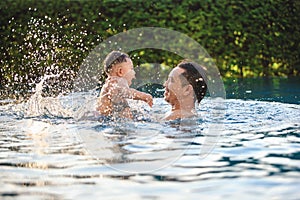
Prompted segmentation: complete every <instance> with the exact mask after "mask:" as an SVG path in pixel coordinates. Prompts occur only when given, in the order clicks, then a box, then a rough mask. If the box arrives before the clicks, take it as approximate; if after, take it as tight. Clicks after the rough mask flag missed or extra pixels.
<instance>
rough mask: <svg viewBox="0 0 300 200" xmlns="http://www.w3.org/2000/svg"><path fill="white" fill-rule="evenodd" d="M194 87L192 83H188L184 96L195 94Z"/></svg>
mask: <svg viewBox="0 0 300 200" xmlns="http://www.w3.org/2000/svg"><path fill="white" fill-rule="evenodd" d="M193 92H194V89H193V86H192V85H191V84H188V85H187V86H186V87H184V88H183V94H184V96H189V95H193Z"/></svg>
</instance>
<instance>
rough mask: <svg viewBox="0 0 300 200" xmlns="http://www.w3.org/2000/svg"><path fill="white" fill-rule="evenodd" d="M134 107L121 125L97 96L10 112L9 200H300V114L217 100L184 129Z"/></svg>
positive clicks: (5, 171) (2, 177) (1, 158)
mask: <svg viewBox="0 0 300 200" xmlns="http://www.w3.org/2000/svg"><path fill="white" fill-rule="evenodd" d="M297 101H298V100H297ZM131 103H132V102H131ZM82 105H85V106H84V107H82ZM131 105H132V107H133V109H135V110H136V112H137V113H141V116H143V117H142V118H140V120H136V121H120V122H116V123H114V122H108V121H105V120H104V121H102V122H97V121H95V118H96V117H95V116H93V113H88V112H86V111H88V110H91V109H92V108H93V107H94V106H95V98H94V96H93V94H83V93H81V94H74V95H73V96H65V97H59V98H42V97H40V96H35V97H32V98H31V100H29V101H28V102H24V103H21V104H13V103H11V104H6V105H2V106H0V197H1V199H120V198H122V199H299V196H300V193H299V188H300V181H299V180H300V115H299V114H300V105H298V104H296V103H281V102H270V101H263V100H260V101H258V100H249V99H248V100H244V99H227V100H224V101H222V104H221V106H220V103H219V102H218V101H216V100H214V99H211V98H209V97H207V98H205V99H204V100H203V102H201V106H200V107H198V108H197V109H198V113H199V116H198V117H197V118H195V119H193V120H192V122H181V123H180V122H174V123H165V122H163V121H161V120H160V118H161V117H162V116H163V115H164V113H165V112H167V111H168V110H169V108H170V107H169V105H168V104H166V103H165V102H164V101H163V99H160V98H156V99H155V101H154V107H153V109H149V108H148V107H147V106H145V105H144V104H143V103H142V102H139V103H135V104H131ZM204 147H208V148H207V149H206V150H205V149H204Z"/></svg>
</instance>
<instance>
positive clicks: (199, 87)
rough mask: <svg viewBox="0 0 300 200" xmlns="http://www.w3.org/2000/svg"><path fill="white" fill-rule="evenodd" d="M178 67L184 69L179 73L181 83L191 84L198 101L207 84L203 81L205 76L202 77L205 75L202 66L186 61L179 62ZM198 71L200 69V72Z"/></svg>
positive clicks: (202, 95) (203, 93) (203, 94)
mask: <svg viewBox="0 0 300 200" xmlns="http://www.w3.org/2000/svg"><path fill="white" fill-rule="evenodd" d="M178 67H180V68H182V69H185V72H183V73H182V74H180V75H181V83H182V85H183V86H185V85H188V84H191V85H192V87H193V90H194V93H195V95H196V98H197V102H198V103H200V101H201V100H202V99H203V98H204V96H205V94H206V91H207V85H206V82H205V81H206V78H204V77H206V75H205V74H204V73H205V70H204V68H203V67H201V66H200V65H197V64H196V63H192V62H187V61H183V62H181V63H179V64H178ZM197 68H198V69H197ZM201 68H202V69H201ZM199 71H201V73H202V74H201V73H200V72H199Z"/></svg>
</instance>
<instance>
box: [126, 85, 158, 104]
mask: <svg viewBox="0 0 300 200" xmlns="http://www.w3.org/2000/svg"><path fill="white" fill-rule="evenodd" d="M129 91H130V93H131V97H132V99H134V100H142V101H145V102H146V103H147V104H148V105H149V106H150V107H152V105H153V98H152V96H151V95H150V94H147V93H145V92H140V91H138V90H136V89H133V88H129Z"/></svg>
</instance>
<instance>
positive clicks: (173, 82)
mask: <svg viewBox="0 0 300 200" xmlns="http://www.w3.org/2000/svg"><path fill="white" fill-rule="evenodd" d="M184 71H185V70H184V69H182V68H179V67H175V68H174V69H173V70H172V71H171V72H170V74H169V76H168V79H167V81H166V82H165V83H164V86H165V93H164V99H165V101H166V102H168V103H170V104H171V105H175V104H179V100H180V98H181V96H182V83H181V80H180V77H179V75H180V74H182V73H183V72H184Z"/></svg>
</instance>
